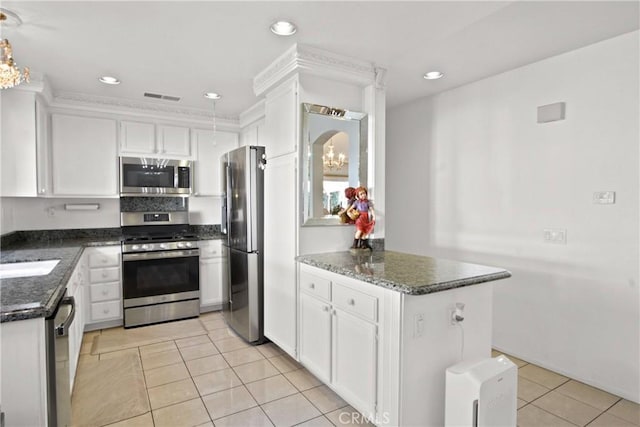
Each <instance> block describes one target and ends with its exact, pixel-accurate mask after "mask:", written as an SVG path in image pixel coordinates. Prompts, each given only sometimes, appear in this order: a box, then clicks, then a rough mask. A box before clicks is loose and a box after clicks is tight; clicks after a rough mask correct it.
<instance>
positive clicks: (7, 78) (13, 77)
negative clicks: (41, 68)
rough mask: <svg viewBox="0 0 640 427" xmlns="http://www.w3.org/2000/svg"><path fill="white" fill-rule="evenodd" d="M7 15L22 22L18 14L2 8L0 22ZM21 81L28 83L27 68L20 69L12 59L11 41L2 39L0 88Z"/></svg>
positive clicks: (4, 19) (0, 44) (2, 21)
mask: <svg viewBox="0 0 640 427" xmlns="http://www.w3.org/2000/svg"><path fill="white" fill-rule="evenodd" d="M8 17H11V18H13V19H14V21H16V22H17V23H18V24H17V25H20V24H21V23H22V20H20V17H18V15H16V14H14V13H13V12H10V11H8V10H6V9H2V10H1V11H0V24H2V23H4V22H6V21H7V19H8ZM22 82H27V83H29V68H28V67H24V69H23V70H22V71H20V69H19V68H18V65H17V64H16V63H15V62H14V61H13V49H12V48H11V43H9V40H7V39H2V41H0V88H1V89H8V88H12V87H14V86H18V85H19V84H20V83H22Z"/></svg>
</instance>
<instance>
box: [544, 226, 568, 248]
mask: <svg viewBox="0 0 640 427" xmlns="http://www.w3.org/2000/svg"><path fill="white" fill-rule="evenodd" d="M543 236H544V241H545V242H546V243H560V244H566V243H567V230H565V229H564V228H545V229H544V234H543Z"/></svg>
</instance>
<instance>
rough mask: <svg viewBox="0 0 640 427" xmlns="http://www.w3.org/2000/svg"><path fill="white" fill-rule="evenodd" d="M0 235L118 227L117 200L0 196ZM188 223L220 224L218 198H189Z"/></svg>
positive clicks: (118, 201) (118, 210)
mask: <svg viewBox="0 0 640 427" xmlns="http://www.w3.org/2000/svg"><path fill="white" fill-rule="evenodd" d="M65 203H71V204H74V203H98V204H100V209H98V210H96V211H67V210H65V209H64V205H65ZM0 204H1V212H2V216H1V222H0V234H7V233H10V232H12V231H16V230H58V229H66V228H110V227H120V199H78V198H75V199H59V198H40V197H2V199H1V201H0ZM189 222H190V223H191V224H205V225H206V224H220V198H219V197H190V198H189Z"/></svg>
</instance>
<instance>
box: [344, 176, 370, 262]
mask: <svg viewBox="0 0 640 427" xmlns="http://www.w3.org/2000/svg"><path fill="white" fill-rule="evenodd" d="M352 211H357V212H358V215H357V218H356V220H355V224H356V234H355V238H354V239H353V246H351V249H369V250H371V249H372V248H371V245H369V234H371V233H372V232H373V225H374V224H375V222H376V221H375V215H374V212H373V203H372V202H371V201H370V200H369V198H368V195H367V189H366V188H364V187H358V188H357V189H356V200H355V201H354V202H353V203H352V204H351V205H350V206H349V208H348V209H347V215H349V217H350V218H353V217H354V216H356V215H354V214H352Z"/></svg>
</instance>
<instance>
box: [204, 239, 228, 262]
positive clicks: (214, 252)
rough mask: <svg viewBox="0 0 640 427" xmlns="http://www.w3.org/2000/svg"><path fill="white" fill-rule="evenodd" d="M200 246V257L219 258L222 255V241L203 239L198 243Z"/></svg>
mask: <svg viewBox="0 0 640 427" xmlns="http://www.w3.org/2000/svg"><path fill="white" fill-rule="evenodd" d="M198 247H199V248H200V259H207V258H218V257H221V256H222V241H221V240H213V241H201V242H199V243H198Z"/></svg>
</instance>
